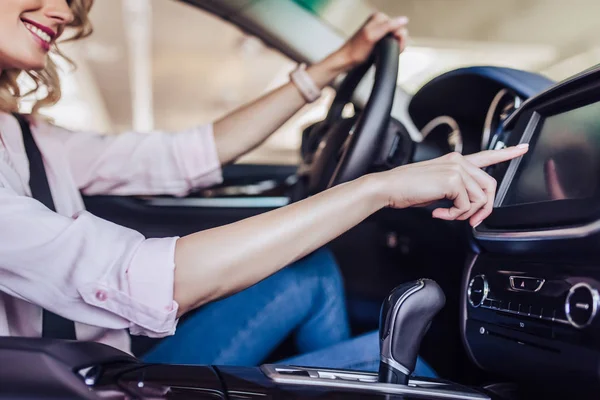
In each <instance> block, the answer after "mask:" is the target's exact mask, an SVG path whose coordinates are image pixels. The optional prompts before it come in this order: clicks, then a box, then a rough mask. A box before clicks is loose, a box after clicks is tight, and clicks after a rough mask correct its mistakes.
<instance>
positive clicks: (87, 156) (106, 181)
mask: <svg viewBox="0 0 600 400" xmlns="http://www.w3.org/2000/svg"><path fill="white" fill-rule="evenodd" d="M32 133H33V136H34V138H35V139H36V142H37V143H38V146H39V147H40V150H41V152H42V155H43V157H44V163H45V166H46V171H47V175H48V180H49V182H50V189H51V191H52V195H53V197H54V202H55V204H56V209H57V212H56V213H55V212H52V211H50V210H49V209H47V208H46V207H45V206H44V205H42V204H41V203H39V202H38V201H36V200H34V199H32V198H30V197H29V196H30V195H31V191H30V189H29V186H28V182H29V165H28V160H27V156H26V154H25V148H24V146H23V139H22V136H21V130H20V129H19V125H18V123H17V121H16V119H15V118H14V117H13V116H12V115H9V114H6V113H0V336H29V337H39V336H41V331H42V307H44V308H46V309H48V310H50V311H52V312H54V313H56V314H59V315H62V316H64V317H66V318H68V319H70V320H73V321H75V322H76V323H75V330H76V333H77V338H78V339H80V340H91V341H97V342H102V343H106V344H109V345H112V346H114V347H117V348H119V349H121V350H124V351H127V352H129V351H130V343H129V336H128V335H127V332H126V331H125V330H124V329H125V328H127V329H129V331H130V332H131V333H132V334H134V335H147V336H151V337H162V336H166V335H172V334H173V333H174V332H175V327H176V325H177V318H176V314H177V308H178V305H177V303H176V302H175V301H174V300H173V276H174V269H175V265H174V251H175V243H176V240H177V238H176V237H172V238H163V239H145V238H144V237H143V236H142V235H141V234H140V233H138V232H136V231H134V230H131V229H128V228H125V227H122V226H119V225H116V224H113V223H111V222H108V221H106V220H103V219H101V218H98V217H95V216H94V215H92V214H90V213H89V212H87V211H85V208H84V204H83V201H82V198H81V195H80V191H81V192H83V193H85V194H88V195H94V194H113V195H142V194H143V195H151V194H172V195H176V196H183V195H185V194H186V193H188V192H189V191H190V190H191V189H192V188H198V187H205V186H210V185H214V184H216V183H219V182H220V181H221V180H222V176H221V166H220V163H219V159H218V156H217V151H216V147H215V142H214V138H213V132H212V125H206V126H202V127H199V128H195V129H191V130H188V131H183V132H178V133H171V134H167V133H163V132H154V133H149V134H144V133H134V132H128V133H123V134H120V135H102V134H96V133H90V132H71V131H68V130H66V129H62V128H59V127H56V126H53V125H50V124H48V123H45V122H39V121H38V122H37V123H36V124H35V126H32Z"/></svg>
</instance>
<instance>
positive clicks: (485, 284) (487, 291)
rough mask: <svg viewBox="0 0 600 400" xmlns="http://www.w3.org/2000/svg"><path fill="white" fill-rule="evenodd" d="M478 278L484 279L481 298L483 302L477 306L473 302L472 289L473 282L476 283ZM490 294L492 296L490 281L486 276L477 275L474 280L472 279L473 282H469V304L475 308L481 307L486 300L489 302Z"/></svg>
mask: <svg viewBox="0 0 600 400" xmlns="http://www.w3.org/2000/svg"><path fill="white" fill-rule="evenodd" d="M477 278H481V279H483V296H482V297H481V301H480V302H479V304H477V305H475V303H473V300H471V293H472V292H471V289H472V287H473V282H474V281H475V279H477ZM488 294H490V286H489V285H488V281H487V279H486V277H485V275H483V274H480V275H475V276H474V277H473V278H471V281H470V282H469V287H468V288H467V300H468V301H469V304H470V305H471V306H473V307H475V308H477V307H479V306H481V305H482V304H483V302H484V301H485V300H487V297H488Z"/></svg>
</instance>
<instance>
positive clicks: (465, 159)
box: [379, 145, 528, 226]
mask: <svg viewBox="0 0 600 400" xmlns="http://www.w3.org/2000/svg"><path fill="white" fill-rule="evenodd" d="M527 150H528V146H527V145H520V146H515V147H509V148H506V149H502V150H488V151H482V152H479V153H475V154H471V155H468V156H462V155H460V154H459V153H450V154H447V155H445V156H442V157H439V158H436V159H433V160H428V161H424V162H419V163H414V164H409V165H405V166H402V167H398V168H396V169H393V170H390V171H386V172H382V173H380V174H379V176H380V178H382V179H380V183H382V184H383V190H382V191H380V192H379V193H384V195H385V199H384V201H385V205H386V206H388V207H393V208H407V207H413V206H423V205H428V204H431V203H434V202H436V201H439V200H444V199H447V200H451V201H453V205H452V207H450V208H436V209H435V210H434V211H433V214H432V216H433V217H434V218H440V219H444V220H461V221H462V220H467V219H469V223H470V224H471V225H472V226H477V225H479V224H480V223H481V221H483V220H484V219H485V218H487V217H488V216H489V215H490V214H491V212H492V207H493V204H494V195H495V193H496V181H495V180H494V179H493V178H492V177H491V176H489V175H488V174H487V173H485V172H484V171H483V170H481V168H483V167H487V166H490V165H493V164H498V163H501V162H504V161H508V160H511V159H513V158H516V157H519V156H522V155H523V154H525V153H526V152H527Z"/></svg>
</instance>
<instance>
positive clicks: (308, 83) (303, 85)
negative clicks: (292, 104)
mask: <svg viewBox="0 0 600 400" xmlns="http://www.w3.org/2000/svg"><path fill="white" fill-rule="evenodd" d="M290 80H291V81H292V82H293V83H294V85H296V87H297V88H298V90H299V91H300V93H301V94H302V97H304V99H305V100H306V101H307V102H308V103H312V102H314V101H315V100H317V99H318V98H319V97H321V89H319V87H318V86H317V84H316V83H315V81H313V79H312V78H311V77H310V75H309V74H308V73H307V72H306V64H304V63H302V64H300V65H298V67H297V68H296V69H295V70H293V71H292V72H291V73H290Z"/></svg>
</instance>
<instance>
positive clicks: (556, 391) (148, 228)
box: [0, 0, 600, 400]
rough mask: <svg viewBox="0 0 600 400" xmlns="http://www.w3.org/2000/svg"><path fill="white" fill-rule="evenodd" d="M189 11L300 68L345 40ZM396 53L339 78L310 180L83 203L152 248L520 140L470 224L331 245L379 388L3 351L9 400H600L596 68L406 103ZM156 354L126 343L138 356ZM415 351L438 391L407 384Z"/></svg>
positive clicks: (370, 232)
mask: <svg viewBox="0 0 600 400" xmlns="http://www.w3.org/2000/svg"><path fill="white" fill-rule="evenodd" d="M184 2H185V3H188V5H187V6H188V7H189V9H190V12H195V11H197V10H196V9H201V10H204V11H205V12H209V13H211V14H213V15H215V16H217V17H219V18H222V19H224V20H226V21H228V22H229V23H231V24H233V25H235V26H237V27H238V28H239V29H241V30H243V31H244V32H247V33H248V34H251V35H253V36H256V37H258V38H260V39H261V40H262V41H263V42H264V43H266V44H267V45H268V46H270V47H272V48H273V49H275V50H277V51H278V52H281V53H282V54H284V55H285V56H287V57H289V58H291V59H292V60H295V61H296V62H306V63H311V62H315V61H317V60H319V59H321V58H322V57H323V56H325V55H326V54H328V53H329V52H330V51H332V50H333V49H335V48H337V47H338V46H339V45H341V44H342V43H343V41H344V40H343V38H342V37H341V36H340V34H339V32H337V31H336V30H335V29H333V28H332V27H331V26H329V25H327V24H323V23H322V22H321V21H319V19H318V18H317V17H316V16H315V15H314V14H312V13H310V12H309V11H307V10H306V9H305V8H304V7H302V5H301V4H300V3H301V2H291V1H290V2H288V1H278V0H258V1H257V0H184ZM275 14H277V15H278V20H279V21H280V20H282V19H284V18H282V16H286V15H289V16H290V18H289V19H290V20H293V21H294V24H283V23H278V22H277V21H278V20H275V19H274V18H273V15H275ZM300 27H301V28H300ZM298 29H305V30H307V29H310V30H311V32H313V33H314V34H312V35H298V34H297V33H298ZM401 57H402V56H401V55H400V54H399V49H398V46H397V42H395V41H394V40H393V39H390V38H385V39H384V40H382V41H381V42H380V43H379V44H378V45H377V47H376V49H375V51H374V54H373V57H372V58H371V59H370V60H369V62H367V63H365V64H363V65H361V66H359V67H357V68H356V69H354V70H353V71H351V72H350V73H348V74H347V75H346V76H342V77H339V79H338V80H336V81H335V83H334V85H333V86H334V89H335V90H336V94H335V98H334V99H333V102H332V103H331V106H330V108H329V110H328V111H327V115H326V116H325V118H324V119H322V120H321V121H318V122H317V123H314V124H311V125H310V126H308V127H306V128H305V129H304V131H303V132H302V143H301V148H300V163H299V165H265V164H234V165H229V166H226V167H225V168H224V171H223V174H224V181H223V183H222V184H221V185H219V186H217V187H211V188H208V189H204V190H200V191H197V192H195V193H193V194H191V195H189V196H187V197H169V196H152V197H149V196H143V197H140V196H131V197H125V196H119V197H117V196H88V197H85V198H84V200H85V203H86V207H87V209H88V210H89V211H90V212H92V213H93V214H95V215H98V216H100V217H102V218H105V219H107V220H110V221H113V222H115V223H117V224H120V225H123V226H127V227H130V228H133V229H135V230H137V231H139V232H141V233H142V234H143V235H145V236H146V237H149V238H151V237H165V236H183V235H186V234H190V233H193V232H197V231H199V230H204V229H209V228H212V227H216V226H221V225H224V224H228V223H232V222H235V221H238V220H241V219H244V218H247V217H250V216H253V215H257V214H259V213H263V212H266V211H269V210H273V209H276V208H278V207H283V206H286V205H288V204H291V203H293V202H296V201H299V200H302V199H304V198H306V197H308V196H311V195H314V194H316V193H319V192H321V191H323V190H326V189H327V188H330V187H332V186H334V185H337V184H340V183H343V182H347V181H349V180H352V179H355V178H358V177H360V176H362V175H364V174H367V173H370V172H375V171H382V170H387V169H391V168H395V167H399V166H402V165H406V164H409V163H414V162H419V161H424V160H428V159H432V158H435V157H438V156H441V155H444V154H448V153H450V152H459V153H462V154H464V155H466V154H472V153H475V152H478V151H481V150H486V149H501V148H504V147H507V146H513V145H517V144H520V143H528V144H529V145H530V149H529V152H528V153H527V154H526V155H525V156H523V157H521V158H518V159H515V160H512V161H510V162H506V163H503V164H499V165H497V166H494V167H490V168H487V169H486V172H488V173H489V174H490V175H491V176H492V177H493V178H495V179H496V181H497V182H498V191H497V196H496V200H495V204H494V211H493V213H492V215H491V216H490V217H489V218H488V219H486V220H485V221H484V222H483V223H482V224H481V225H479V226H477V227H476V228H471V227H470V226H469V225H468V224H467V223H466V222H459V221H456V222H448V221H442V220H436V219H432V218H431V211H432V210H433V209H434V208H435V207H436V206H438V205H439V204H438V205H431V206H428V207H422V208H411V209H404V210H393V209H383V210H381V211H380V212H378V213H376V214H374V215H373V216H372V217H370V218H368V219H367V220H366V221H364V222H363V223H361V224H360V225H358V226H357V227H355V228H353V229H352V230H350V231H349V232H347V233H346V234H344V235H342V236H341V237H339V238H337V239H335V240H334V241H333V242H332V243H330V245H329V247H330V248H331V249H332V250H333V252H334V254H335V257H336V259H337V261H338V262H339V264H340V268H341V270H342V273H343V277H344V281H345V285H346V291H347V303H348V309H349V313H350V319H351V324H352V329H353V333H354V334H356V335H358V334H361V333H364V332H368V331H373V330H379V333H380V347H381V356H382V359H385V360H387V361H386V362H382V364H381V365H382V366H381V368H380V371H379V373H370V372H357V371H348V370H331V369H319V368H305V367H303V366H286V365H278V364H275V362H276V360H278V359H282V358H284V357H286V356H291V355H293V352H294V350H293V346H292V343H291V341H290V342H287V341H286V342H284V343H282V344H281V345H280V346H279V347H278V349H277V350H276V351H275V353H274V354H272V355H271V356H270V357H269V359H268V360H266V362H265V364H264V365H262V366H261V367H250V366H248V367H237V366H236V367H234V366H219V365H216V366H210V365H208V366H182V365H151V364H144V363H143V362H141V361H140V360H138V359H136V358H135V356H132V355H129V354H125V353H123V352H120V351H118V350H115V349H113V348H110V347H108V346H104V345H101V344H98V343H87V342H68V341H53V340H47V339H28V338H0V360H1V362H0V364H1V365H0V398H1V399H4V398H6V399H9V398H10V399H16V398H23V399H25V398H28V399H29V398H36V399H42V398H61V399H67V398H68V399H71V398H72V399H196V398H198V399H200V398H201V399H205V398H215V399H254V398H261V399H262V398H273V399H279V398H286V399H287V398H298V399H300V398H381V399H383V398H390V399H391V398H398V399H478V400H479V399H481V400H484V399H505V400H513V399H531V398H597V393H598V390H599V389H600V319H599V318H596V314H597V311H598V308H599V307H600V294H599V293H598V291H599V290H600V267H599V266H598V265H597V262H596V260H595V257H597V256H598V247H596V246H598V242H596V240H598V239H599V238H600V222H599V221H600V219H599V218H600V205H599V203H597V201H598V196H599V195H600V186H599V184H598V182H599V179H600V176H598V174H600V139H599V138H600V136H599V135H600V118H599V117H598V115H600V113H599V112H600V66H597V67H593V68H590V69H588V70H585V71H582V72H581V73H579V74H577V75H574V76H572V77H570V78H567V79H565V80H563V81H560V82H554V81H552V80H550V79H549V78H546V77H544V76H542V75H540V74H537V73H533V72H527V71H523V70H518V69H511V68H506V67H492V66H472V67H464V68H459V69H454V70H451V71H449V72H446V73H443V74H442V75H439V76H437V77H435V78H434V79H432V80H431V81H429V82H428V83H426V84H425V85H424V86H423V87H422V88H420V89H419V90H418V91H417V92H416V93H414V94H412V95H410V94H408V93H406V92H405V91H404V90H402V89H401V88H400V87H399V86H397V81H398V74H401V73H402V71H401V68H400V67H399V59H400V58H401ZM348 104H352V105H353V109H354V112H353V113H351V114H350V115H349V114H348V113H346V112H344V110H346V108H347V105H348ZM325 144H327V146H325ZM594 182H596V183H594ZM232 245H235V244H232ZM155 341H156V339H150V338H143V337H132V345H133V352H134V355H139V354H141V353H142V352H143V351H145V350H147V349H149V348H151V347H152V346H153V345H154V343H155ZM206 345H210V344H206ZM417 354H419V355H420V356H422V357H423V358H424V359H425V360H426V361H427V363H428V364H430V365H431V366H432V367H433V368H434V369H435V370H436V372H437V373H438V375H439V376H440V378H439V379H429V378H421V377H414V376H410V374H411V372H412V369H414V363H415V360H416V357H417Z"/></svg>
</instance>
